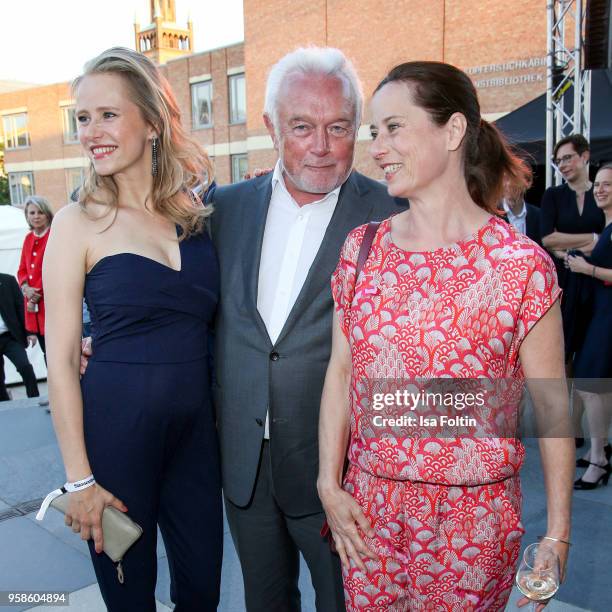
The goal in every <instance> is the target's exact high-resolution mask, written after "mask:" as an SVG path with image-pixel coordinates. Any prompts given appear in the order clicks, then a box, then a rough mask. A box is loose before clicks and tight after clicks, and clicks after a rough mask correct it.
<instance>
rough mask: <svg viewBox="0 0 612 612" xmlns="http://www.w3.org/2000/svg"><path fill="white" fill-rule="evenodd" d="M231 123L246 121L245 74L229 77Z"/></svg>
mask: <svg viewBox="0 0 612 612" xmlns="http://www.w3.org/2000/svg"><path fill="white" fill-rule="evenodd" d="M228 81H229V99H230V123H244V122H245V121H246V90H245V81H244V74H234V75H232V76H230V77H229V79H228Z"/></svg>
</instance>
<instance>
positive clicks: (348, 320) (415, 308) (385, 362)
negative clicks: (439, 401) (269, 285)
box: [332, 217, 560, 486]
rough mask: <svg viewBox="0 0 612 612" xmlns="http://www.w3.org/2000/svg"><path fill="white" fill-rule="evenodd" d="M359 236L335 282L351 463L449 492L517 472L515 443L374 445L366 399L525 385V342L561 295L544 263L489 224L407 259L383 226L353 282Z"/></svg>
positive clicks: (506, 229)
mask: <svg viewBox="0 0 612 612" xmlns="http://www.w3.org/2000/svg"><path fill="white" fill-rule="evenodd" d="M365 227H366V226H361V227H358V228H356V229H355V230H353V231H352V232H351V233H350V234H349V236H348V238H347V240H346V242H345V244H344V247H343V249H342V253H341V256H340V261H339V263H338V267H337V269H336V271H335V273H334V275H333V277H332V292H333V296H334V301H335V304H336V309H337V311H338V316H339V318H340V321H341V327H342V330H343V332H344V334H345V335H346V337H347V339H348V341H349V344H350V347H351V356H352V367H353V370H352V377H351V398H350V399H351V442H350V445H349V453H348V458H349V462H350V463H352V464H354V465H357V466H359V467H360V468H361V469H363V470H364V471H366V472H369V473H371V474H373V475H375V476H380V477H382V478H392V479H398V480H412V481H422V482H430V483H434V484H435V483H437V484H444V485H468V486H469V485H480V484H485V483H487V482H497V481H499V480H502V479H504V478H508V477H510V476H512V475H514V474H516V473H517V472H518V470H519V468H520V466H521V463H522V460H523V456H524V449H523V447H522V445H521V444H520V442H519V441H518V440H515V439H514V438H495V437H491V436H488V437H478V438H475V437H474V438H470V437H469V436H461V437H458V438H455V439H453V438H444V439H432V438H430V437H427V435H426V433H425V432H421V435H415V436H408V437H404V438H398V439H393V438H392V437H385V438H384V439H381V438H380V437H379V436H376V435H375V434H373V432H372V428H371V424H372V414H373V409H372V405H371V404H372V401H371V396H370V393H369V391H370V390H371V388H372V385H371V382H372V381H374V380H391V379H397V380H399V379H410V380H414V379H434V378H435V379H442V378H461V379H478V378H484V379H487V380H490V381H495V380H500V379H503V380H515V381H518V382H519V383H522V381H523V379H524V376H523V372H522V369H521V366H520V362H519V359H518V355H519V349H520V346H521V343H522V341H523V339H524V338H525V336H526V335H527V333H528V332H529V331H530V330H531V328H532V327H533V326H534V325H535V324H536V323H537V321H538V320H539V319H540V318H541V317H542V316H543V315H544V314H545V313H546V312H547V311H548V309H549V308H550V307H551V305H552V304H553V303H554V302H555V301H556V300H557V299H558V297H559V295H560V289H559V287H558V285H557V280H556V273H555V268H554V265H553V263H552V261H551V260H550V257H549V256H548V255H547V254H546V252H545V251H544V250H543V249H542V248H540V247H539V246H538V245H537V244H536V243H534V242H532V241H531V240H530V239H529V238H527V237H526V236H524V235H523V234H520V233H519V232H517V231H516V230H515V229H514V228H513V227H512V226H511V225H509V224H507V223H506V222H505V221H503V220H501V219H498V218H496V217H491V219H490V220H489V221H488V223H486V224H485V225H484V226H483V227H482V228H480V229H479V230H478V231H477V232H476V233H475V234H474V235H473V236H471V237H470V238H468V239H467V240H464V241H462V242H459V243H456V244H454V245H452V246H450V247H447V248H442V249H438V250H435V251H431V252H425V253H416V252H408V251H404V250H402V249H400V248H398V247H397V246H396V245H395V244H394V243H393V241H392V239H391V231H390V219H387V220H386V221H384V222H383V223H382V224H381V226H380V227H379V229H378V232H377V234H376V237H375V239H374V241H373V243H372V247H371V249H370V254H369V257H368V260H367V261H366V263H365V265H364V267H363V270H362V272H361V274H360V275H359V278H358V279H357V283H356V284H355V267H356V260H357V256H358V253H359V248H360V245H361V241H362V238H363V234H364V231H365ZM415 433H418V432H415ZM461 463H463V464H464V465H465V466H467V467H469V468H470V469H467V470H464V469H457V467H458V465H459V464H461Z"/></svg>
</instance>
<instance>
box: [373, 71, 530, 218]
mask: <svg viewBox="0 0 612 612" xmlns="http://www.w3.org/2000/svg"><path fill="white" fill-rule="evenodd" d="M393 82H403V83H406V84H407V85H408V86H409V87H410V90H411V93H412V99H413V102H414V104H416V105H417V106H419V107H420V108H422V109H424V110H425V111H427V113H428V114H429V116H430V118H431V120H432V121H433V122H434V123H435V124H436V125H438V126H443V125H446V123H447V122H448V121H449V119H450V118H451V116H452V115H453V114H455V113H461V114H462V115H463V116H464V117H465V119H466V122H467V128H466V133H465V137H464V142H463V163H464V174H465V180H466V182H467V186H468V190H469V193H470V196H471V197H472V199H473V200H474V202H476V204H478V206H480V207H482V208H484V209H486V210H489V211H491V212H495V211H496V209H497V205H498V203H499V201H500V200H501V198H502V194H503V188H504V178H507V180H509V181H510V183H511V184H512V183H513V184H514V185H513V186H515V187H516V188H517V189H518V188H521V189H523V190H524V189H525V188H526V187H527V186H528V185H529V184H530V182H531V169H530V168H529V166H528V165H527V164H526V163H525V162H524V161H523V160H522V159H520V158H519V157H518V156H517V155H516V154H515V153H514V152H513V151H512V148H511V147H510V146H509V145H508V143H507V142H506V140H505V138H504V137H503V136H502V134H501V133H500V132H499V130H498V129H497V128H496V127H495V126H494V125H493V124H491V123H490V122H488V121H486V120H485V119H483V118H482V116H481V114H480V103H479V102H478V94H477V93H476V88H475V87H474V84H473V83H472V81H471V79H470V78H469V77H468V75H467V74H465V72H463V71H461V70H459V68H456V67H455V66H452V65H450V64H445V63H444V62H431V61H418V62H406V63H404V64H400V65H399V66H396V67H395V68H393V69H392V70H391V71H390V72H389V74H388V75H387V76H386V77H385V78H384V79H383V80H382V81H381V82H380V83H379V85H378V87H376V89H375V90H374V93H376V92H377V91H379V90H380V89H382V88H383V87H384V86H385V85H387V84H388V83H393Z"/></svg>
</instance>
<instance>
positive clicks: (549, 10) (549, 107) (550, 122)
mask: <svg viewBox="0 0 612 612" xmlns="http://www.w3.org/2000/svg"><path fill="white" fill-rule="evenodd" d="M554 6H555V4H554V0H549V2H548V4H547V5H546V19H547V24H548V28H547V32H546V161H545V163H546V187H547V188H548V187H550V186H551V185H552V179H553V167H552V163H551V159H552V152H553V139H554V109H553V104H552V93H553V92H552V90H553V65H554V59H553V58H554V45H553V24H554V20H555V9H554Z"/></svg>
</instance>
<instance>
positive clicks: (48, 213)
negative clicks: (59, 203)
mask: <svg viewBox="0 0 612 612" xmlns="http://www.w3.org/2000/svg"><path fill="white" fill-rule="evenodd" d="M30 204H34V206H37V207H38V209H39V210H40V212H41V213H42V214H43V215H45V217H47V225H48V226H49V225H51V221H53V211H52V210H51V204H50V202H49V200H47V198H43V197H42V196H38V195H31V196H28V197H27V198H26V201H25V203H24V206H23V214H24V215H25V218H26V221H27V223H28V225H29V227H30V229H33V228H32V225H31V224H30V221H29V219H28V206H29V205H30Z"/></svg>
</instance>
